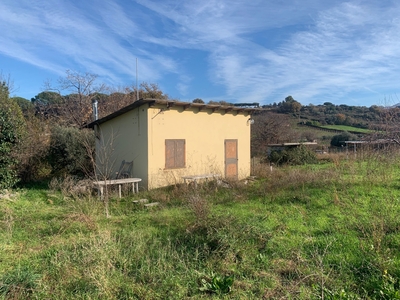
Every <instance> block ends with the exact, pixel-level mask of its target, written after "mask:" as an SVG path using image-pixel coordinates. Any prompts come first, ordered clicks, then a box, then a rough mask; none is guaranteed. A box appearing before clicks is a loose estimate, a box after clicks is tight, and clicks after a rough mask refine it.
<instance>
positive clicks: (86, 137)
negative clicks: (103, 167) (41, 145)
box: [49, 125, 94, 176]
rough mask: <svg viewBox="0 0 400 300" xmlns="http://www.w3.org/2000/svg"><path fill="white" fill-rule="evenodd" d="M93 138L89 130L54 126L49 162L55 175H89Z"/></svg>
mask: <svg viewBox="0 0 400 300" xmlns="http://www.w3.org/2000/svg"><path fill="white" fill-rule="evenodd" d="M93 153H94V136H93V132H92V131H90V130H79V129H77V128H75V127H62V126H58V125H56V126H54V127H53V128H52V131H51V139H50V151H49V162H50V164H51V166H52V169H53V173H55V174H58V175H59V174H70V175H77V176H83V175H89V174H91V173H92V171H93V165H92V162H91V158H92V157H93Z"/></svg>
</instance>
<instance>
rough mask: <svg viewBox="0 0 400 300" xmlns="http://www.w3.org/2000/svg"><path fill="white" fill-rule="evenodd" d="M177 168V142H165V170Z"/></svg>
mask: <svg viewBox="0 0 400 300" xmlns="http://www.w3.org/2000/svg"><path fill="white" fill-rule="evenodd" d="M174 167H175V141H174V140H165V168H166V169H171V168H174Z"/></svg>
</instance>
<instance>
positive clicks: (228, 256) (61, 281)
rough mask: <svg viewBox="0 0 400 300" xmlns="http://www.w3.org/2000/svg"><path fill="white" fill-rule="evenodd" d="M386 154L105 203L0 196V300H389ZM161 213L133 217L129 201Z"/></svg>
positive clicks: (390, 179) (393, 218)
mask: <svg viewBox="0 0 400 300" xmlns="http://www.w3.org/2000/svg"><path fill="white" fill-rule="evenodd" d="M398 158H399V157H398V156H396V155H388V156H373V155H372V156H369V157H367V156H365V157H364V159H363V160H362V161H361V160H346V159H340V158H337V157H333V158H330V159H326V161H329V162H326V163H325V164H319V165H308V166H301V167H286V168H281V169H275V170H273V171H272V173H271V172H269V168H265V169H264V168H263V167H260V169H258V171H257V173H258V174H259V176H258V177H257V179H256V180H251V181H247V182H241V183H231V184H230V185H229V186H219V185H216V184H215V183H210V184H208V185H204V186H200V187H198V188H197V189H193V188H192V187H186V186H177V187H172V188H169V189H164V190H155V191H152V192H142V193H140V194H139V195H135V196H136V198H134V197H133V196H132V195H128V196H126V197H124V198H123V199H121V200H119V199H117V198H112V199H111V201H110V207H109V208H110V214H111V216H110V217H109V218H106V217H105V212H104V205H103V203H102V202H100V201H98V199H97V198H96V197H95V196H90V195H86V196H77V195H68V193H67V192H66V189H64V194H62V193H60V192H57V191H53V190H49V189H48V188H47V187H46V186H44V187H25V188H20V189H18V190H14V191H8V192H4V193H3V194H2V196H1V198H0V241H1V243H0V298H1V299H207V298H216V299H219V298H224V299H400V289H399V278H400V268H399V267H400V251H399V249H400V231H399V229H400V218H399V215H400V181H399V179H400V170H399V162H400V161H399V160H398ZM138 198H146V199H149V200H150V201H158V202H160V205H159V206H158V207H154V208H152V209H146V208H144V207H142V206H140V205H137V204H134V203H133V202H132V200H134V199H138Z"/></svg>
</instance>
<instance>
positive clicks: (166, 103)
mask: <svg viewBox="0 0 400 300" xmlns="http://www.w3.org/2000/svg"><path fill="white" fill-rule="evenodd" d="M145 104H147V105H148V106H149V107H153V106H155V105H160V106H165V108H167V109H169V108H172V107H174V108H176V107H182V108H183V110H188V109H192V108H195V109H198V111H203V110H207V109H208V110H211V112H212V113H214V112H220V113H227V112H236V114H239V113H246V114H252V113H254V111H259V110H262V109H260V108H243V107H235V106H227V105H215V104H204V103H191V102H181V101H171V100H162V99H139V100H138V101H135V102H133V103H132V104H129V105H128V106H125V107H123V108H121V109H119V110H117V111H115V112H113V113H112V114H109V115H108V116H105V117H103V118H101V119H98V120H95V121H93V122H91V123H89V124H87V125H86V126H85V127H88V128H94V126H95V125H100V124H102V123H105V122H107V121H109V120H111V119H114V118H116V117H118V116H120V115H122V114H124V113H127V112H129V111H131V110H133V109H135V108H138V107H140V106H142V105H145Z"/></svg>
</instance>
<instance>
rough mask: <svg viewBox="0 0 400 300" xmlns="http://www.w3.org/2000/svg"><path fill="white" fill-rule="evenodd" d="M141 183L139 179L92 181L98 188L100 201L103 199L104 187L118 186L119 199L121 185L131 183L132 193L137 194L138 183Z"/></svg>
mask: <svg viewBox="0 0 400 300" xmlns="http://www.w3.org/2000/svg"><path fill="white" fill-rule="evenodd" d="M140 181H142V179H141V178H123V179H110V180H103V181H94V182H93V183H94V184H95V185H97V186H98V188H99V193H100V197H101V199H103V193H104V187H105V186H107V185H116V184H118V188H119V197H120V198H121V185H123V184H126V183H132V192H133V193H139V182H140Z"/></svg>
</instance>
